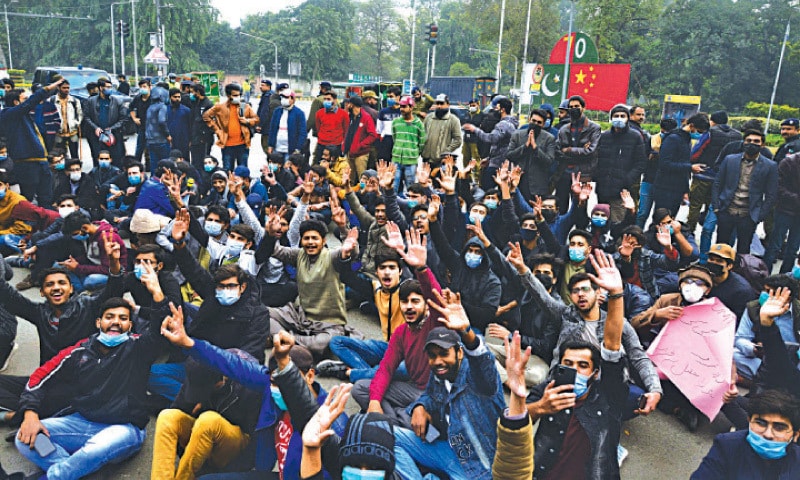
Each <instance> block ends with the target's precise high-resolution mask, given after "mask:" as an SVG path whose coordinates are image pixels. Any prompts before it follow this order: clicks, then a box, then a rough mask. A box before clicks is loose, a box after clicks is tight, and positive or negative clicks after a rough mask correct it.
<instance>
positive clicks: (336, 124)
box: [314, 108, 350, 148]
mask: <svg viewBox="0 0 800 480" xmlns="http://www.w3.org/2000/svg"><path fill="white" fill-rule="evenodd" d="M315 118H316V123H315V124H314V125H315V127H316V129H317V144H319V145H337V146H339V148H341V147H342V143H344V134H345V133H347V127H348V125H349V124H350V116H349V115H348V114H347V112H346V111H344V109H342V108H337V109H336V111H335V112H328V111H327V110H325V109H324V108H320V109H319V110H317V113H316V114H315Z"/></svg>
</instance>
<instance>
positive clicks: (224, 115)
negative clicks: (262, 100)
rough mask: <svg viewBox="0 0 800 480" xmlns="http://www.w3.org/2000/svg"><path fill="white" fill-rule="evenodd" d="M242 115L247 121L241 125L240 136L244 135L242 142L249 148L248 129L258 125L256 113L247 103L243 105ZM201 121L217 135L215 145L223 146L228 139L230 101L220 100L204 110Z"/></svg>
mask: <svg viewBox="0 0 800 480" xmlns="http://www.w3.org/2000/svg"><path fill="white" fill-rule="evenodd" d="M244 116H245V118H246V119H247V123H246V124H243V125H242V136H243V137H244V144H245V145H246V146H247V148H250V129H249V128H247V127H248V126H249V127H254V126H256V125H258V115H256V112H254V111H253V109H252V107H250V105H249V104H246V105H245V107H244ZM203 121H204V122H206V125H208V126H209V127H211V128H212V129H213V130H214V133H215V134H216V135H217V142H216V143H217V146H218V147H220V148H225V143H226V142H227V141H228V122H229V121H230V103H229V102H228V101H224V102H220V103H218V104H216V105H214V106H213V107H211V108H209V109H208V110H206V113H204V114H203Z"/></svg>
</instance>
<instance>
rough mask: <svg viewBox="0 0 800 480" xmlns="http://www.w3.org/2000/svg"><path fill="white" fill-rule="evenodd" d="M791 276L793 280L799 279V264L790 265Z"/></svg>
mask: <svg viewBox="0 0 800 480" xmlns="http://www.w3.org/2000/svg"><path fill="white" fill-rule="evenodd" d="M792 278H794V279H795V280H800V265H795V266H794V267H792Z"/></svg>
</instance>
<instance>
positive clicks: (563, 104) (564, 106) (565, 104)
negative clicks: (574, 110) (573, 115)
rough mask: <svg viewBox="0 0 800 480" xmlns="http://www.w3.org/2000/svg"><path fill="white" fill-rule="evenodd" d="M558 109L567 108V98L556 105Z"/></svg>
mask: <svg viewBox="0 0 800 480" xmlns="http://www.w3.org/2000/svg"><path fill="white" fill-rule="evenodd" d="M558 109H559V110H569V100H564V101H563V102H561V103H560V104H559V105H558Z"/></svg>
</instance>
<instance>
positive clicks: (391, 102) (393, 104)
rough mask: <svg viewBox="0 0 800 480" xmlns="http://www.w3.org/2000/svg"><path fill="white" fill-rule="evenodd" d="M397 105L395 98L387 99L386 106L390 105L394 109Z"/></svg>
mask: <svg viewBox="0 0 800 480" xmlns="http://www.w3.org/2000/svg"><path fill="white" fill-rule="evenodd" d="M396 104H397V100H395V99H394V98H387V99H386V105H388V106H390V107H394V106H395V105H396Z"/></svg>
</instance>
